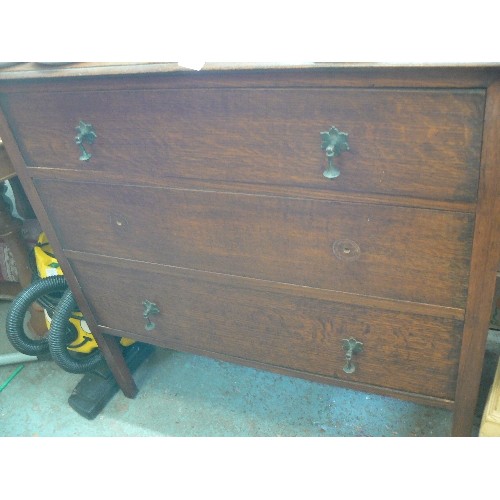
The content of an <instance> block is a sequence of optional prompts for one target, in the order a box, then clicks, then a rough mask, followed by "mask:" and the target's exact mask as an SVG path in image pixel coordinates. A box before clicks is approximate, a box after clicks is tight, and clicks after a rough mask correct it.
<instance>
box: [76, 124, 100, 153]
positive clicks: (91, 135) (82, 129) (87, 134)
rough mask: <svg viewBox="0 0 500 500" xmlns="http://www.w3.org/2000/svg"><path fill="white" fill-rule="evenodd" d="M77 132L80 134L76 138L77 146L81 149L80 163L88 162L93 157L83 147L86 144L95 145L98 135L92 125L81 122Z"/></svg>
mask: <svg viewBox="0 0 500 500" xmlns="http://www.w3.org/2000/svg"><path fill="white" fill-rule="evenodd" d="M76 131H77V132H78V134H77V136H76V137H75V144H76V145H77V146H78V147H79V148H80V153H81V154H80V158H79V160H80V161H88V160H90V158H91V157H92V155H91V154H90V153H89V152H88V151H87V150H86V149H85V146H84V145H83V143H84V142H86V143H88V144H94V140H95V139H96V137H97V135H96V133H95V131H94V127H93V126H92V125H91V124H90V123H85V122H84V121H82V120H80V123H79V124H78V126H77V127H76Z"/></svg>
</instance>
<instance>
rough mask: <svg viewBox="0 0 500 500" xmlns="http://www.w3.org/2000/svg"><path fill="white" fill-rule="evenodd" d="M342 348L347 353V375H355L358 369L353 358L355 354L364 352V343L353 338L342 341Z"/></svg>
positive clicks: (345, 369)
mask: <svg viewBox="0 0 500 500" xmlns="http://www.w3.org/2000/svg"><path fill="white" fill-rule="evenodd" d="M342 348H343V349H344V351H345V360H346V363H345V365H344V371H345V372H346V373H354V372H355V371H356V367H355V366H354V363H353V360H352V358H353V356H354V355H355V354H358V353H360V352H361V351H362V350H363V343H362V342H359V341H357V340H356V339H355V338H353V337H351V338H349V339H343V340H342Z"/></svg>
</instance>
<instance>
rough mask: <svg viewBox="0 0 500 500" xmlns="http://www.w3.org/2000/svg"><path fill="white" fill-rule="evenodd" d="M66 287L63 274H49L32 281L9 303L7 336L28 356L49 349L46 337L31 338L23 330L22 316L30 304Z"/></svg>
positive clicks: (45, 351) (42, 352)
mask: <svg viewBox="0 0 500 500" xmlns="http://www.w3.org/2000/svg"><path fill="white" fill-rule="evenodd" d="M67 287H68V285H67V283H66V280H65V279H64V277H63V276H50V277H48V278H44V279H40V280H37V281H34V282H33V283H32V284H31V285H29V286H28V287H27V288H26V289H25V290H24V291H23V292H22V293H20V294H19V295H18V296H17V297H16V298H15V299H14V300H13V301H12V303H11V305H10V308H9V311H8V313H7V320H6V330H7V338H8V339H9V342H10V343H11V344H12V345H13V347H14V348H15V349H17V350H18V351H19V352H21V353H23V354H27V355H28V356H40V355H42V354H45V353H47V352H48V351H49V345H48V340H47V338H44V337H43V338H40V339H36V340H34V339H32V338H30V337H28V335H26V332H25V331H24V318H25V316H26V313H27V312H28V309H29V308H30V306H31V304H32V303H33V302H35V301H37V300H39V299H42V298H43V296H44V295H48V294H50V293H54V292H63V291H64V290H66V289H67Z"/></svg>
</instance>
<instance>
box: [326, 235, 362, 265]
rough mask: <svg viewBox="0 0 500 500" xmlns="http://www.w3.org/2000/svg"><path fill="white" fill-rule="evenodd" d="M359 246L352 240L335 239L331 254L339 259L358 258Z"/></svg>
mask: <svg viewBox="0 0 500 500" xmlns="http://www.w3.org/2000/svg"><path fill="white" fill-rule="evenodd" d="M360 254H361V248H360V247H359V245H358V244H357V243H356V242H355V241H352V240H348V239H345V240H337V241H335V242H334V243H333V255H335V257H337V259H340V260H356V259H359V256H360Z"/></svg>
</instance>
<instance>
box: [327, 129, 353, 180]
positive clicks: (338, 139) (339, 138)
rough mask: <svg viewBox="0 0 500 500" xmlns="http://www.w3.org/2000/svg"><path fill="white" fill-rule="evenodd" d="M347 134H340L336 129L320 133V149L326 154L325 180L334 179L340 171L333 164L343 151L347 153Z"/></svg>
mask: <svg viewBox="0 0 500 500" xmlns="http://www.w3.org/2000/svg"><path fill="white" fill-rule="evenodd" d="M348 136H349V135H348V134H347V133H346V132H341V131H340V130H338V129H337V128H336V127H331V128H330V130H329V131H328V132H321V149H324V150H325V152H326V158H327V160H328V166H327V167H326V169H325V171H324V172H323V175H324V176H325V177H326V178H327V179H335V178H336V177H338V176H339V175H340V170H339V169H338V167H337V166H336V165H335V164H334V163H333V159H334V158H335V157H336V156H340V155H341V154H342V152H343V151H349V142H348V141H347V138H348Z"/></svg>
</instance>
